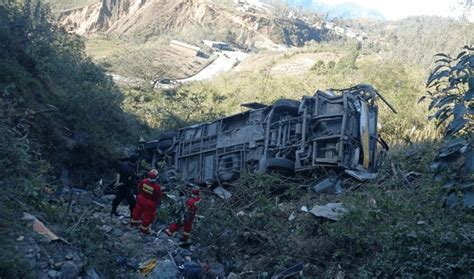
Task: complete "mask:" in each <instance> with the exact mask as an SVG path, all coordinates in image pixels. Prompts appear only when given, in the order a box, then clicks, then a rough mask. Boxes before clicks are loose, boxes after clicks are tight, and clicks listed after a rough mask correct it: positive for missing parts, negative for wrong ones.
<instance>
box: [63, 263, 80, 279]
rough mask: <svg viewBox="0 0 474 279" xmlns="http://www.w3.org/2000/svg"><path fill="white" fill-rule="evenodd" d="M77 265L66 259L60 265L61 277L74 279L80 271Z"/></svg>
mask: <svg viewBox="0 0 474 279" xmlns="http://www.w3.org/2000/svg"><path fill="white" fill-rule="evenodd" d="M80 272H81V271H80V269H79V267H78V266H77V265H76V264H75V263H74V262H72V261H68V262H66V263H64V264H63V266H62V267H61V279H76V278H77V277H78V276H79V273H80Z"/></svg>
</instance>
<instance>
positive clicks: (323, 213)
mask: <svg viewBox="0 0 474 279" xmlns="http://www.w3.org/2000/svg"><path fill="white" fill-rule="evenodd" d="M347 212H348V211H347V209H346V208H345V207H344V206H343V205H342V203H328V204H326V205H316V206H314V207H313V209H311V211H310V213H311V214H313V215H314V216H316V217H322V218H326V219H329V220H333V221H337V220H339V219H340V218H341V217H342V216H343V215H344V214H346V213H347Z"/></svg>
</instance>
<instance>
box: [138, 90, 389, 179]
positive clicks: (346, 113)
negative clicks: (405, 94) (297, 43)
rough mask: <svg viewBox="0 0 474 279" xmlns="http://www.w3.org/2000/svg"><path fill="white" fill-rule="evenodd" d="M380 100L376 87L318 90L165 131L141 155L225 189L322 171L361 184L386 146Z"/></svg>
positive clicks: (166, 174)
mask: <svg viewBox="0 0 474 279" xmlns="http://www.w3.org/2000/svg"><path fill="white" fill-rule="evenodd" d="M377 96H378V97H380V98H381V99H382V101H384V102H385V103H386V104H387V105H388V106H389V107H390V108H391V109H392V110H393V111H394V112H395V110H394V109H393V108H392V107H391V106H390V104H388V103H387V102H386V101H385V99H384V98H383V97H382V96H381V95H380V94H378V92H377V91H376V90H375V89H374V88H373V87H372V86H370V85H363V84H362V85H357V86H354V87H351V88H347V89H342V90H334V89H331V90H327V91H319V90H318V91H317V92H316V93H315V94H314V95H313V96H305V97H303V98H302V100H301V101H297V100H290V99H280V100H277V101H276V102H274V103H273V104H272V105H263V104H259V103H245V104H242V106H243V107H246V108H248V109H249V110H247V111H244V112H242V113H238V114H235V115H232V116H228V117H224V118H221V119H217V120H215V121H212V122H208V123H202V124H197V125H193V126H189V127H185V128H182V129H179V130H178V131H173V132H164V133H161V134H160V135H159V136H158V138H157V139H156V140H152V141H149V142H146V143H144V145H143V146H142V150H143V153H142V155H143V157H144V158H145V159H147V160H148V161H149V162H150V163H151V164H152V166H153V167H156V168H159V169H160V170H161V171H160V172H161V180H162V181H161V182H162V183H165V184H166V183H169V182H172V180H173V179H174V178H178V177H179V178H180V179H182V180H184V181H187V182H192V183H197V184H204V183H205V184H215V183H218V184H221V183H222V182H229V181H233V180H235V179H237V178H238V177H239V175H240V173H241V172H245V171H246V172H256V171H259V172H273V171H277V172H280V173H283V174H285V175H292V174H294V173H304V174H310V173H312V172H314V171H317V170H318V169H319V170H320V169H321V168H326V169H328V168H330V169H334V170H336V171H345V172H346V173H347V174H349V175H351V176H353V177H355V178H357V179H360V180H365V179H370V178H371V177H375V172H376V171H377V168H378V166H379V163H380V153H381V152H383V150H387V149H388V146H387V144H386V143H385V142H384V141H383V140H382V139H381V138H380V137H379V136H378V133H377V120H378V107H377V104H376V102H375V100H376V98H377Z"/></svg>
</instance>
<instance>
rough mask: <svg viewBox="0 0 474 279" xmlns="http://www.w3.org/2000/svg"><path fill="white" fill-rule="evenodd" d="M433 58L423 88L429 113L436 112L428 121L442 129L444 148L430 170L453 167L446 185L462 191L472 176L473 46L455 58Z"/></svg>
mask: <svg viewBox="0 0 474 279" xmlns="http://www.w3.org/2000/svg"><path fill="white" fill-rule="evenodd" d="M435 57H437V60H436V63H437V65H436V66H435V68H434V69H433V71H432V73H431V75H430V76H429V78H428V81H427V83H426V86H427V89H428V96H429V98H430V99H431V103H430V105H429V109H430V110H433V109H434V110H436V111H435V113H434V114H433V115H432V116H431V119H436V120H437V121H438V127H440V126H441V127H443V128H444V145H443V146H442V148H441V149H440V152H439V154H438V155H437V157H436V158H435V161H434V163H433V165H432V167H433V168H434V169H435V170H436V171H437V172H439V171H441V170H446V169H449V167H450V166H453V165H454V166H456V171H454V170H453V171H451V172H450V173H451V181H450V183H449V185H453V186H454V187H455V186H460V188H461V189H460V190H461V191H462V187H463V185H464V184H463V182H465V181H466V180H468V181H469V180H470V179H472V178H473V177H471V176H472V174H473V173H474V46H465V47H464V48H463V51H462V52H460V53H459V54H458V55H457V56H456V58H453V57H451V56H449V55H447V54H444V53H439V54H437V55H436V56H435ZM459 164H461V168H459ZM453 174H454V175H453ZM453 176H454V177H453ZM451 187H452V186H451ZM447 188H448V189H449V190H451V189H450V188H449V187H447ZM458 192H459V191H458Z"/></svg>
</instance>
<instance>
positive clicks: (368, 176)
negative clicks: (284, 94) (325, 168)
mask: <svg viewBox="0 0 474 279" xmlns="http://www.w3.org/2000/svg"><path fill="white" fill-rule="evenodd" d="M345 172H346V173H347V174H348V175H350V176H352V177H354V178H355V179H357V180H359V181H367V180H372V179H375V178H377V174H376V173H370V172H362V171H355V170H345Z"/></svg>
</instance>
